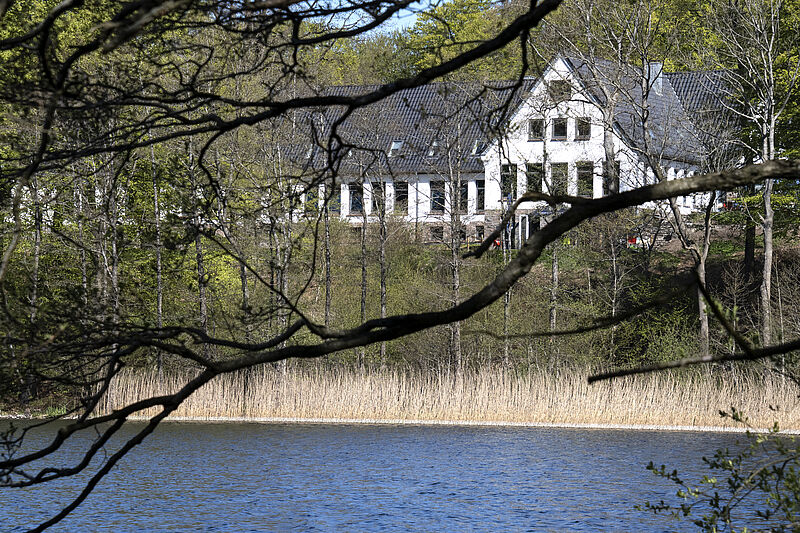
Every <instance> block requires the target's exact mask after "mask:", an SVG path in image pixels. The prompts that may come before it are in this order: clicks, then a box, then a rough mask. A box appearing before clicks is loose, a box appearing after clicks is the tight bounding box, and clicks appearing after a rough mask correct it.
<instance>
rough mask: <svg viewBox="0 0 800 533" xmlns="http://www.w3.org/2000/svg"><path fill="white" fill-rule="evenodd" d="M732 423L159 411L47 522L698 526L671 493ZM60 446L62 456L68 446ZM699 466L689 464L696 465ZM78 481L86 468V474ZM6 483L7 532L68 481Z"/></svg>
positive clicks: (0, 502) (401, 527)
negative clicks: (651, 424) (63, 513)
mask: <svg viewBox="0 0 800 533" xmlns="http://www.w3.org/2000/svg"><path fill="white" fill-rule="evenodd" d="M742 438H743V437H742V436H741V435H731V434H719V433H699V432H697V433H695V432H668V431H628V430H596V429H549V428H516V427H452V426H451V427H446V426H380V425H315V424H233V423H231V424H223V423H218V424H207V423H178V422H174V423H166V424H163V426H162V427H161V428H160V429H159V430H158V431H157V432H156V433H155V434H154V435H152V436H151V437H149V438H148V439H147V440H146V441H145V443H144V444H143V445H141V446H140V447H138V448H137V449H135V450H134V452H133V453H132V454H131V455H130V456H129V457H128V458H127V459H126V460H124V461H123V463H122V464H121V465H120V466H119V467H118V468H117V469H116V470H114V471H113V473H112V474H111V475H109V476H108V477H107V478H106V479H105V480H104V481H103V482H102V483H101V485H100V486H99V487H98V488H97V489H96V490H95V492H94V493H93V494H92V495H91V496H90V497H89V499H88V500H87V501H86V502H85V503H84V504H83V505H82V506H81V507H79V508H78V509H77V510H76V511H75V512H74V513H73V515H72V516H70V517H69V518H67V519H65V520H64V521H63V522H61V523H60V524H59V525H57V526H55V527H53V528H52V530H53V531H69V532H74V531H114V532H121V531H224V532H238V531H691V530H692V527H691V524H689V523H688V522H674V521H671V519H669V518H667V517H664V516H654V515H652V514H649V513H646V512H642V511H637V510H635V509H634V506H635V505H636V504H642V503H644V502H645V501H646V500H650V501H660V500H662V499H667V500H671V501H673V502H674V501H675V498H674V494H675V490H676V489H675V487H674V486H672V485H671V484H670V483H669V482H667V481H666V480H663V479H660V478H658V477H656V476H654V475H653V474H652V473H651V472H649V471H647V470H645V465H646V464H647V463H648V462H649V461H651V460H653V461H654V462H656V463H657V464H662V463H663V464H667V465H669V466H670V467H675V468H677V469H678V470H679V471H680V472H681V474H684V473H685V474H687V475H686V476H684V477H685V478H687V479H694V480H696V479H699V478H700V476H701V475H702V474H704V473H706V470H705V469H704V466H703V463H702V461H701V456H703V455H710V454H711V453H713V451H714V450H715V449H716V448H718V447H722V446H731V445H734V443H735V442H736V441H737V440H741V439H742ZM71 453H72V452H71V451H69V450H68V451H67V452H66V454H65V455H64V456H62V457H64V458H67V456H69V455H70V454H71ZM692 473H693V475H691V474H692ZM83 479H85V478H83ZM77 489H78V485H77V484H76V482H75V481H69V482H66V483H59V484H58V485H50V486H48V487H47V488H46V489H44V490H43V489H41V488H39V489H36V490H25V491H20V490H16V489H14V490H10V489H0V531H23V530H25V529H26V526H27V527H31V526H34V525H36V524H37V523H38V522H39V521H41V520H43V519H45V518H48V517H49V516H51V515H52V514H53V513H54V512H55V511H56V510H57V509H58V508H59V507H60V506H61V505H64V504H65V503H67V502H68V501H69V500H70V498H71V497H74V495H75V494H76V493H77Z"/></svg>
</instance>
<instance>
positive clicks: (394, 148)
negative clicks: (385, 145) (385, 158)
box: [389, 141, 403, 157]
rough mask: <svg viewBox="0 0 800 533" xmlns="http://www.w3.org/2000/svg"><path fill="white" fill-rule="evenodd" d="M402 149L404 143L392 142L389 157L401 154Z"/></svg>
mask: <svg viewBox="0 0 800 533" xmlns="http://www.w3.org/2000/svg"><path fill="white" fill-rule="evenodd" d="M402 149H403V141H392V145H391V146H390V147H389V157H392V156H395V155H397V154H399V153H400V151H401V150H402Z"/></svg>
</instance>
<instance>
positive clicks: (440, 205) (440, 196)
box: [431, 181, 444, 213]
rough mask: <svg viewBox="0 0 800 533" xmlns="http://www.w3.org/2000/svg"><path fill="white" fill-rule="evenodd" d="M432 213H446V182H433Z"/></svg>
mask: <svg viewBox="0 0 800 533" xmlns="http://www.w3.org/2000/svg"><path fill="white" fill-rule="evenodd" d="M431 213H444V182H443V181H432V182H431Z"/></svg>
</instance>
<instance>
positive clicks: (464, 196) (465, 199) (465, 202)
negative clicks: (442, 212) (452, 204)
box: [456, 181, 469, 213]
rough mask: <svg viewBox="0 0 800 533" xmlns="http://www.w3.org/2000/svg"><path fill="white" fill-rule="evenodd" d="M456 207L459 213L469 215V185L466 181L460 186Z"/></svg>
mask: <svg viewBox="0 0 800 533" xmlns="http://www.w3.org/2000/svg"><path fill="white" fill-rule="evenodd" d="M456 207H457V209H458V212H459V213H467V212H468V211H469V183H468V182H466V181H462V182H461V184H460V186H459V190H458V201H457V202H456Z"/></svg>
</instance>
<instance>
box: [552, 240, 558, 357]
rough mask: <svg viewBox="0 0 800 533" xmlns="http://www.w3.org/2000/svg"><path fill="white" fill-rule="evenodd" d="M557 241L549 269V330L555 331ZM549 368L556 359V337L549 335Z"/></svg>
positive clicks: (556, 312)
mask: <svg viewBox="0 0 800 533" xmlns="http://www.w3.org/2000/svg"><path fill="white" fill-rule="evenodd" d="M557 303H558V243H553V261H552V269H551V271H550V332H551V333H553V332H555V331H556V326H557V319H558V310H557V309H556V305H557ZM550 352H551V353H550V368H551V369H552V368H554V367H555V360H556V357H555V356H556V337H555V335H551V336H550Z"/></svg>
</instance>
